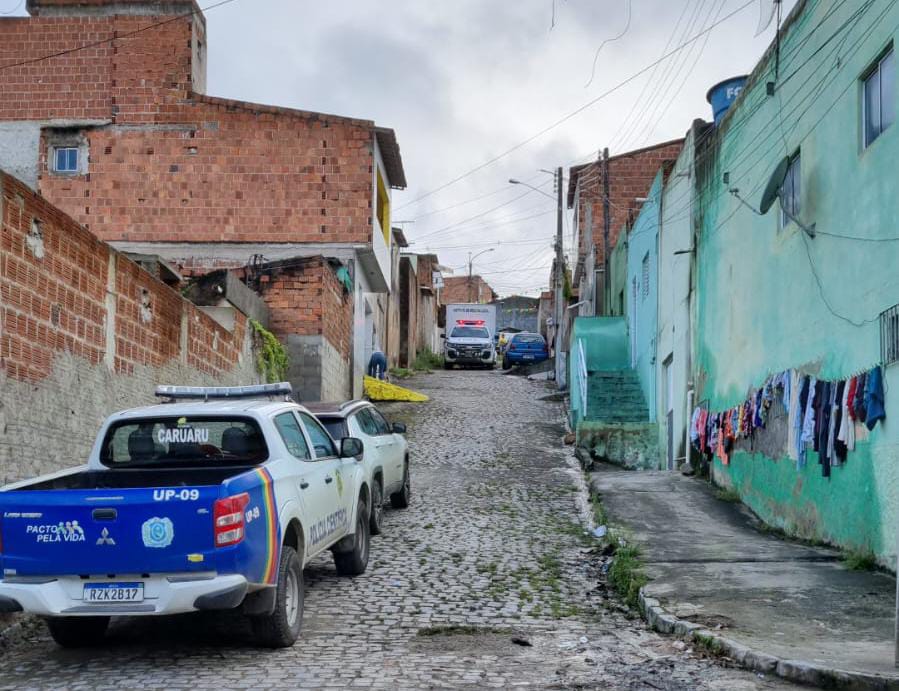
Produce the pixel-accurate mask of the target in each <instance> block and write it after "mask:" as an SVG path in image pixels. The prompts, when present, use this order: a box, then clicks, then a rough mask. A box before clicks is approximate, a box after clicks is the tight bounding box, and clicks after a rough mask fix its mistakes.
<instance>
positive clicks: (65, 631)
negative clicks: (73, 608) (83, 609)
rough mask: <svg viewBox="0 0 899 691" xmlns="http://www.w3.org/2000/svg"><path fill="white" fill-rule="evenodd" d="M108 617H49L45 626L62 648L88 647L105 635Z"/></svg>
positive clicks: (98, 642)
mask: <svg viewBox="0 0 899 691" xmlns="http://www.w3.org/2000/svg"><path fill="white" fill-rule="evenodd" d="M108 626H109V617H50V618H48V619H47V628H48V629H50V635H51V636H53V640H54V641H56V643H57V644H58V645H61V646H62V647H63V648H88V647H90V646H93V645H99V644H100V643H102V642H103V639H104V638H105V637H106V629H107V627H108Z"/></svg>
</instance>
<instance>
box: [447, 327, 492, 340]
mask: <svg viewBox="0 0 899 691" xmlns="http://www.w3.org/2000/svg"><path fill="white" fill-rule="evenodd" d="M450 338H490V334H489V333H488V332H487V329H485V328H484V327H483V326H457V327H455V328H453V332H452V333H451V334H450Z"/></svg>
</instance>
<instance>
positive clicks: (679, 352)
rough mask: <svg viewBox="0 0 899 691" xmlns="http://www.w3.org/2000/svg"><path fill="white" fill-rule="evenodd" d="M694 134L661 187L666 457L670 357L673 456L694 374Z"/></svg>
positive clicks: (660, 376)
mask: <svg viewBox="0 0 899 691" xmlns="http://www.w3.org/2000/svg"><path fill="white" fill-rule="evenodd" d="M692 185H693V136H692V132H691V133H690V134H688V136H687V140H686V142H685V143H684V148H683V149H682V151H681V153H680V156H678V159H677V162H676V164H675V166H674V169H673V170H672V171H671V173H670V174H669V176H668V181H667V184H666V185H665V187H664V190H663V192H662V227H661V229H660V232H659V284H658V285H659V304H658V331H659V333H658V345H657V347H656V352H657V357H656V391H657V392H658V395H657V396H656V400H657V409H656V419H657V420H658V422H659V449H660V451H661V453H662V461H663V467H664V461H665V459H666V458H667V449H668V427H667V420H666V418H667V414H668V409H669V405H668V393H667V391H668V381H667V376H666V371H665V365H664V363H665V361H666V360H667V359H668V357H669V356H671V357H672V380H673V382H672V384H673V385H672V387H671V388H672V393H673V396H672V400H671V404H672V406H673V425H672V428H673V431H674V458H675V466H676V465H677V463H678V460H677V459H678V458H679V457H682V456H684V454H685V452H686V449H685V443H684V434H685V431H686V427H687V425H688V424H689V417H688V416H689V415H690V413H689V412H687V411H686V401H687V390H688V388H689V378H690V374H689V372H690V326H691V325H690V264H691V261H692V255H691V254H689V253H684V254H675V252H679V251H681V250H687V249H689V248H690V246H691V243H692V240H693V232H692V214H691V211H692V209H686V210H685V209H684V204H685V202H684V200H685V199H692V198H693V195H692V194H691V187H692Z"/></svg>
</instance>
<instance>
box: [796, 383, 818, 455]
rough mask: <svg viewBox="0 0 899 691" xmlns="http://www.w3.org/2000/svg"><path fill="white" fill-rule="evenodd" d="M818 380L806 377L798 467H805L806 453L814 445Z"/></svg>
mask: <svg viewBox="0 0 899 691" xmlns="http://www.w3.org/2000/svg"><path fill="white" fill-rule="evenodd" d="M817 383H818V380H817V379H815V378H814V377H808V379H807V383H806V386H807V387H808V393H807V394H806V401H805V405H804V406H803V411H804V412H803V415H802V436H801V437H800V441H799V467H804V466H805V461H806V451H807V450H808V449H809V447H810V446H813V445H814V443H815V388H816V385H817Z"/></svg>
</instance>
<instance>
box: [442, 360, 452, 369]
mask: <svg viewBox="0 0 899 691" xmlns="http://www.w3.org/2000/svg"><path fill="white" fill-rule="evenodd" d="M452 368H453V363H452V362H444V363H443V369H452Z"/></svg>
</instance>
